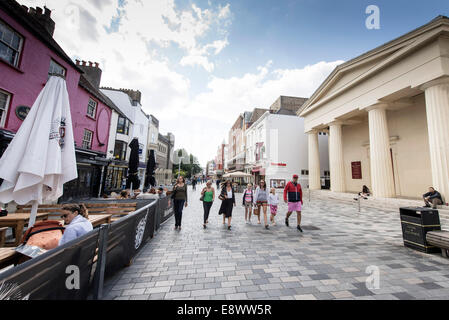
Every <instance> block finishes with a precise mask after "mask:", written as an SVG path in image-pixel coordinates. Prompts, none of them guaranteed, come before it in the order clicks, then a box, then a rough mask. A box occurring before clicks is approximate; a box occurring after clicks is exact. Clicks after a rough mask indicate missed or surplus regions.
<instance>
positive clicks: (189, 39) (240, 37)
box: [18, 0, 449, 166]
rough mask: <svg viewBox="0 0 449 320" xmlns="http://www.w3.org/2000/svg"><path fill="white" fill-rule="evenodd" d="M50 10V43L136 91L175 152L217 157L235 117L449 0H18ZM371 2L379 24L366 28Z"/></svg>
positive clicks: (310, 84) (311, 87)
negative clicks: (53, 27) (53, 41)
mask: <svg viewBox="0 0 449 320" xmlns="http://www.w3.org/2000/svg"><path fill="white" fill-rule="evenodd" d="M18 1H19V2H20V3H21V4H24V5H27V6H43V5H46V6H47V7H48V8H49V9H51V10H53V12H52V18H53V19H54V20H55V22H56V32H55V39H56V41H57V42H58V43H59V44H60V45H61V46H62V47H63V48H64V50H65V51H66V52H67V54H68V55H69V56H70V57H72V58H73V59H81V60H86V61H94V62H99V63H100V68H101V69H102V70H103V77H102V83H101V85H102V86H107V87H116V88H129V89H135V90H140V91H141V92H142V105H143V108H144V111H145V112H146V113H148V114H152V115H154V116H155V117H156V118H157V119H159V121H160V130H161V132H162V133H163V134H166V133H167V132H171V133H173V134H174V135H175V137H176V148H184V149H186V150H188V151H189V152H190V153H192V154H194V155H195V156H196V157H198V159H199V161H200V163H201V165H202V166H205V165H206V162H207V161H209V160H212V159H214V158H215V156H216V153H217V150H218V146H219V145H220V144H221V142H222V141H223V140H226V141H227V139H228V138H227V137H228V134H229V130H230V128H231V126H232V125H233V124H234V122H235V120H236V119H237V117H238V116H239V114H240V113H243V112H244V111H252V110H253V109H254V108H256V107H257V108H269V107H270V106H271V104H272V103H273V102H274V101H275V100H276V99H277V98H278V97H279V96H281V95H284V96H297V97H305V98H308V97H310V96H311V95H312V94H313V93H314V91H315V90H316V89H317V88H318V87H319V85H320V84H321V83H322V82H323V81H324V80H325V79H326V77H327V76H328V75H329V74H330V73H331V72H332V70H333V69H334V68H335V67H337V66H338V65H339V64H341V63H343V62H344V61H348V60H350V59H352V58H354V57H356V56H358V55H360V54H363V53H364V52H366V51H369V50H371V49H373V48H375V47H377V46H380V45H382V44H384V43H386V42H387V41H390V40H393V39H394V38H397V37H399V36H401V35H403V34H405V33H407V32H409V31H411V30H413V29H416V28H418V27H420V26H422V25H424V24H426V23H428V22H430V21H431V20H432V19H434V18H435V17H437V16H438V15H446V16H449V1H447V0H426V1H409V0H371V1H365V0H327V1H324V0H278V1H275V0H272V1H269V0H18ZM370 5H376V6H377V7H378V8H379V18H380V26H379V28H378V29H368V28H367V27H366V20H367V18H368V17H369V16H370V14H367V13H366V9H367V7H368V6H370Z"/></svg>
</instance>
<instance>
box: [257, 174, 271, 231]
mask: <svg viewBox="0 0 449 320" xmlns="http://www.w3.org/2000/svg"><path fill="white" fill-rule="evenodd" d="M254 204H255V205H256V206H257V212H258V219H259V224H260V215H261V214H262V212H261V209H262V210H263V218H264V222H265V229H267V230H268V229H270V226H269V225H268V217H267V210H268V190H267V184H266V182H265V181H264V180H261V181H260V183H259V186H258V187H257V190H256V194H255V196H254Z"/></svg>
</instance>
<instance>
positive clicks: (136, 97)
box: [120, 89, 142, 106]
mask: <svg viewBox="0 0 449 320" xmlns="http://www.w3.org/2000/svg"><path fill="white" fill-rule="evenodd" d="M120 91H122V92H124V93H126V94H127V95H128V96H129V98H130V99H131V101H132V104H133V106H137V103H139V104H142V102H141V101H142V93H141V92H140V91H139V90H130V89H120Z"/></svg>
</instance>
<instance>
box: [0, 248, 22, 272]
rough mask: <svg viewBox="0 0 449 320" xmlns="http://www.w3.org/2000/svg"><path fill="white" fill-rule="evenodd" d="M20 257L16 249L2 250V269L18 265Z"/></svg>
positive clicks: (0, 258)
mask: <svg viewBox="0 0 449 320" xmlns="http://www.w3.org/2000/svg"><path fill="white" fill-rule="evenodd" d="M19 257H20V254H19V253H17V252H16V250H15V248H0V269H3V268H6V267H8V266H10V265H13V264H16V263H17V259H18V258H19Z"/></svg>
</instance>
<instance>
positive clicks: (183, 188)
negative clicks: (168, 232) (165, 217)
mask: <svg viewBox="0 0 449 320" xmlns="http://www.w3.org/2000/svg"><path fill="white" fill-rule="evenodd" d="M172 198H173V200H174V202H173V206H174V210H175V221H176V224H175V230H181V224H182V211H183V210H184V207H186V208H187V184H186V180H185V179H184V177H183V176H180V177H179V178H178V180H176V185H175V186H174V188H173V194H172Z"/></svg>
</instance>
